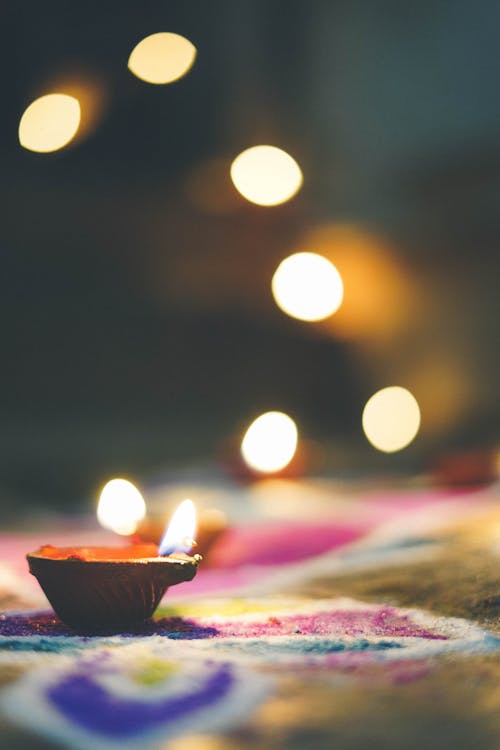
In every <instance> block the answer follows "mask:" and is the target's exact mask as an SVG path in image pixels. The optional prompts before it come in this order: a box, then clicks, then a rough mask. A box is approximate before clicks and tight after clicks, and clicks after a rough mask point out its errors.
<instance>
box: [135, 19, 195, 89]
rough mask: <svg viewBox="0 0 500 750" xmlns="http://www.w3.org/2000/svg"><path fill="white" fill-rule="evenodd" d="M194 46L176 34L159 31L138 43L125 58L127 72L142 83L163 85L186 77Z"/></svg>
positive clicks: (192, 59)
mask: <svg viewBox="0 0 500 750" xmlns="http://www.w3.org/2000/svg"><path fill="white" fill-rule="evenodd" d="M195 58H196V47H195V46H194V44H192V43H191V42H190V41H189V39H186V38H185V37H183V36H180V34H172V33H170V32H166V31H161V32H159V33H158V34H151V36H147V37H146V38H145V39H143V40H142V41H140V42H139V44H137V45H136V46H135V47H134V49H133V50H132V52H131V54H130V57H129V59H128V68H129V70H130V71H131V72H132V73H133V74H134V75H135V76H137V78H140V79H141V80H142V81H146V83H155V84H164V83H172V81H177V80H178V79H179V78H182V76H184V75H186V73H187V72H188V70H189V69H190V68H191V67H192V65H193V63H194V61H195Z"/></svg>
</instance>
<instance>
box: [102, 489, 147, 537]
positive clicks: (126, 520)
mask: <svg viewBox="0 0 500 750" xmlns="http://www.w3.org/2000/svg"><path fill="white" fill-rule="evenodd" d="M145 515H146V504H145V502H144V498H143V497H142V495H141V493H140V492H139V490H138V489H137V487H135V486H134V485H133V484H132V482H129V481H127V480H126V479H111V481H109V482H108V483H107V484H106V485H105V487H104V489H103V491H102V492H101V496H100V498H99V505H98V506H97V520H98V521H99V523H100V524H101V526H103V527H104V528H105V529H111V531H114V532H115V533H116V534H124V535H128V534H133V533H134V531H135V530H136V528H137V524H138V523H139V521H141V520H142V519H143V518H144V516H145Z"/></svg>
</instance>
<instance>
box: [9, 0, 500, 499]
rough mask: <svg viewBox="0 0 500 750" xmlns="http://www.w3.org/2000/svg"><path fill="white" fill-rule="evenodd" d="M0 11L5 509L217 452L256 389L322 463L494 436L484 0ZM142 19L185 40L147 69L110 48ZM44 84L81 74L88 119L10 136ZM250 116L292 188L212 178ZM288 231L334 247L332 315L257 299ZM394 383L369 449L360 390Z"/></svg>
mask: <svg viewBox="0 0 500 750" xmlns="http://www.w3.org/2000/svg"><path fill="white" fill-rule="evenodd" d="M0 18H1V26H2V32H3V35H2V47H3V53H4V64H3V86H2V103H3V116H2V118H1V121H0V122H1V149H2V154H1V156H2V169H1V172H0V180H1V190H2V205H3V218H2V223H1V251H2V274H1V277H0V279H1V281H0V283H1V295H0V304H1V312H2V314H1V339H0V340H1V343H2V367H1V390H0V399H1V401H0V493H1V495H0V497H1V505H2V510H3V511H4V512H6V513H8V512H9V511H11V510H12V509H14V508H19V507H21V504H22V503H39V504H42V503H43V504H45V505H47V504H51V505H52V506H54V507H56V506H58V507H61V508H70V507H73V506H74V505H76V504H77V503H78V502H80V503H84V502H85V499H88V498H89V497H91V496H95V492H96V488H97V487H98V486H99V485H100V484H101V483H102V481H104V480H106V479H107V478H109V477H110V476H112V475H115V474H125V475H128V476H134V475H146V474H148V473H150V472H155V471H157V470H159V469H161V468H164V467H168V466H175V465H179V464H181V465H182V464H188V463H189V462H193V461H198V460H200V459H202V460H211V459H213V458H214V457H217V456H219V455H220V451H221V450H222V449H221V445H222V444H223V443H224V441H225V440H226V439H227V438H228V437H231V436H238V435H240V434H241V431H242V429H244V427H245V426H246V425H247V424H248V423H249V421H250V420H251V419H252V418H253V417H255V416H256V415H257V414H258V413H260V412H261V411H265V410H267V409H281V410H284V411H286V412H288V413H290V414H291V415H293V417H294V418H295V420H296V421H297V423H298V425H299V429H300V431H301V434H303V435H307V436H309V437H311V438H314V439H317V440H319V441H321V442H322V443H323V445H324V448H325V456H326V468H327V469H330V470H332V471H338V472H344V471H348V472H356V471H361V472H362V471H364V470H367V471H369V470H378V469H379V468H380V467H382V469H383V470H384V471H386V470H390V469H392V468H394V469H407V470H415V469H421V468H426V466H427V465H428V464H429V462H430V461H432V457H433V456H435V455H437V454H438V453H439V452H441V451H445V450H453V449H455V448H468V447H482V446H491V445H493V444H494V442H495V440H496V438H497V432H496V425H497V420H498V402H497V399H496V385H497V364H498V346H497V344H498V305H497V302H498V278H499V275H498V272H499V265H500V264H499V237H500V190H499V188H500V95H499V88H498V85H499V76H500V52H499V45H498V31H499V29H500V4H499V3H498V2H495V1H493V0H491V2H490V1H488V0H478V1H476V2H474V3H472V2H470V0H469V1H465V0H443V1H442V2H438V3H436V2H435V1H433V2H430V1H426V0H419V2H405V3H401V2H397V1H396V0H349V1H338V2H336V1H335V0H324V1H323V0H312V1H311V2H304V1H302V2H296V1H295V0H287V1H286V2H285V1H278V0H211V2H202V1H201V0H199V1H198V2H187V1H186V0H183V1H182V2H147V1H145V0H143V1H142V2H140V3H139V2H127V1H126V0H122V2H120V3H118V2H108V3H103V2H99V3H97V2H93V1H92V0H87V2H85V3H83V2H82V3H68V2H47V3H34V2H28V3H13V2H11V3H4V4H3V8H2V10H1V15H0ZM156 31H173V32H176V33H179V34H182V35H184V36H186V37H187V38H188V39H190V40H191V41H192V42H193V44H194V45H195V46H196V47H197V50H198V56H197V60H196V62H195V65H194V67H193V68H192V70H191V71H190V72H189V74H188V75H187V76H186V77H184V78H182V79H180V80H179V81H177V82H175V83H173V84H170V85H167V86H151V85H148V84H146V83H144V82H142V81H140V80H138V79H137V78H135V77H134V76H132V75H131V74H130V72H129V71H128V70H127V59H128V56H129V54H130V52H131V50H132V48H133V47H134V45H135V44H137V42H138V41H139V40H140V39H141V38H143V37H145V36H147V35H148V34H152V33H154V32H156ZM54 90H55V91H66V92H67V93H72V91H75V92H77V93H78V95H79V96H81V102H82V109H84V120H83V122H82V137H81V138H80V139H79V140H78V139H77V140H76V141H75V143H74V144H72V145H71V146H70V147H68V148H65V149H63V150H61V151H60V152H56V153H53V154H47V155H44V154H36V153H32V152H29V151H26V150H25V149H23V148H21V147H20V145H19V142H18V136H17V128H18V124H19V118H20V116H21V114H22V112H23V111H24V109H25V108H26V106H27V105H28V104H29V103H30V102H31V101H32V100H33V99H34V98H35V97H37V96H39V95H41V94H44V93H48V92H50V91H54ZM258 143H270V144H274V145H277V146H280V147H281V148H283V149H285V150H286V151H288V152H289V153H291V154H292V155H293V156H294V157H295V158H296V160H297V161H298V163H299V164H300V165H301V168H302V171H303V173H304V186H303V188H302V190H301V191H300V192H299V193H298V195H297V196H296V197H295V198H294V199H293V200H292V201H290V202H289V203H286V204H284V205H282V206H277V207H273V208H262V207H259V206H255V205H252V204H250V203H248V202H247V201H245V199H244V198H242V197H241V196H240V195H239V194H238V193H237V192H236V190H235V189H234V187H233V186H232V184H231V181H230V178H229V165H230V163H231V161H232V159H233V158H234V157H235V156H236V155H237V154H238V153H239V152H240V151H242V150H243V149H245V148H247V147H248V146H251V145H255V144H258ZM297 249H308V250H312V251H315V250H316V251H318V252H320V251H321V252H324V254H325V255H328V256H329V257H331V259H332V260H333V261H334V262H335V263H336V265H337V267H338V268H339V271H340V272H341V274H342V275H343V278H344V283H345V290H346V298H345V304H344V306H343V307H342V308H341V310H340V311H339V313H338V314H337V315H335V316H333V318H332V319H331V321H330V322H327V323H323V324H320V325H310V324H306V323H300V322H299V321H296V320H293V319H291V318H287V317H286V316H285V315H284V314H283V313H281V312H280V311H279V310H278V308H277V307H276V306H275V304H274V302H273V299H272V296H271V293H270V280H271V277H272V274H273V271H274V269H275V268H276V266H277V264H278V263H279V262H280V261H281V260H282V259H283V258H284V257H285V256H286V255H288V254H290V253H292V252H294V251H295V250H297ZM348 292H349V295H348ZM348 299H349V301H348ZM392 384H399V385H403V386H405V387H407V388H410V389H411V390H412V392H413V393H414V394H415V396H416V397H417V399H418V401H419V403H420V406H421V410H422V429H421V433H420V435H419V437H418V438H417V440H416V441H415V443H414V444H413V445H412V446H411V448H409V449H407V450H406V451H403V452H402V453H401V454H395V455H393V456H385V455H382V454H380V453H376V452H375V451H374V450H373V449H372V448H371V447H370V446H369V445H368V443H367V442H366V440H365V438H364V436H363V433H362V431H361V427H360V415H361V410H362V408H363V405H364V403H365V401H366V399H367V398H368V397H369V396H370V395H371V394H372V393H373V392H374V391H375V390H377V389H378V388H381V387H383V386H385V385H392Z"/></svg>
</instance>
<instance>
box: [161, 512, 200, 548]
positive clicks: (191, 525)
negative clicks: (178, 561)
mask: <svg viewBox="0 0 500 750" xmlns="http://www.w3.org/2000/svg"><path fill="white" fill-rule="evenodd" d="M195 533H196V510H195V507H194V504H193V501H192V500H183V502H182V503H181V504H180V505H179V507H178V508H177V510H176V511H175V513H174V515H173V516H172V518H171V521H170V523H169V525H168V527H167V529H166V531H165V533H164V535H163V537H162V540H161V542H160V544H159V547H158V554H159V555H160V556H162V557H165V556H166V555H171V554H172V552H185V553H186V554H187V553H188V552H190V551H191V548H192V547H193V545H194V544H195V541H194V535H195Z"/></svg>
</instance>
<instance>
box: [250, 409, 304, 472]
mask: <svg viewBox="0 0 500 750" xmlns="http://www.w3.org/2000/svg"><path fill="white" fill-rule="evenodd" d="M297 440H298V432H297V426H296V424H295V422H294V421H293V419H291V418H290V417H289V416H288V415H287V414H284V413H283V412H280V411H268V412H266V413H265V414H261V415H260V417H257V419H255V421H253V422H252V424H251V425H250V427H249V428H248V430H247V431H246V433H245V436H244V438H243V441H242V443H241V454H242V456H243V459H244V461H245V463H246V464H247V466H249V467H250V468H251V469H254V470H255V471H259V472H262V473H264V474H266V473H274V472H277V471H281V470H282V469H284V468H285V466H287V465H288V464H289V463H290V461H291V460H292V458H293V457H294V455H295V451H296V450H297Z"/></svg>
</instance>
